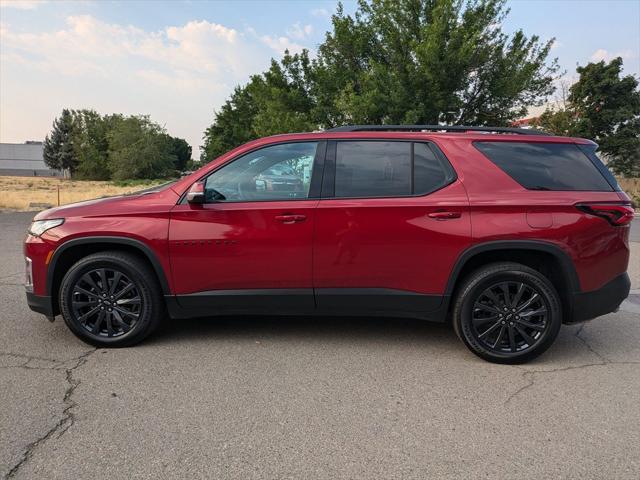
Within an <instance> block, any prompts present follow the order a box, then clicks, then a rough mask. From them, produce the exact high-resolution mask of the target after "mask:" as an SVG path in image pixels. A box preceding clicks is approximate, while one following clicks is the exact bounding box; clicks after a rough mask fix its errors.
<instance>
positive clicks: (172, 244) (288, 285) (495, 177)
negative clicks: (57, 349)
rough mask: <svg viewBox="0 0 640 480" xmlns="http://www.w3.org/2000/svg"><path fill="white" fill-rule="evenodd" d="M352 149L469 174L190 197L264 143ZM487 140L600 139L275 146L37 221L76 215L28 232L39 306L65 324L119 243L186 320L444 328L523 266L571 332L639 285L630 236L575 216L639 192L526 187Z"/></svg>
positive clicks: (380, 136)
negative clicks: (391, 184) (481, 271)
mask: <svg viewBox="0 0 640 480" xmlns="http://www.w3.org/2000/svg"><path fill="white" fill-rule="evenodd" d="M346 139H353V140H356V139H357V140H392V141H419V142H424V141H428V142H432V143H433V144H435V145H436V146H437V147H438V148H439V149H440V150H441V152H442V153H443V154H444V155H445V156H446V158H447V159H448V161H449V162H450V164H451V166H452V167H453V169H454V170H455V173H456V178H455V179H454V180H453V181H452V182H451V183H449V184H448V185H446V186H445V187H444V188H441V189H439V190H437V191H435V192H433V193H430V194H427V195H423V196H405V197H393V198H348V199H341V198H330V197H329V198H325V197H322V196H320V195H318V196H317V198H309V199H304V200H293V201H292V200H287V201H256V202H235V203H224V202H219V203H211V204H204V205H193V204H190V203H188V202H186V201H184V197H185V194H186V192H187V191H188V190H189V189H190V187H191V186H192V185H193V184H194V183H196V182H198V181H199V180H200V179H202V178H203V177H206V176H207V175H208V174H209V173H210V172H211V171H214V170H216V169H217V168H219V167H220V166H221V165H224V164H226V163H228V162H230V161H233V160H234V159H236V158H237V157H239V156H241V155H242V154H244V153H246V152H250V151H252V150H255V149H256V148H259V147H263V146H266V145H271V144H281V143H288V142H300V141H316V142H320V143H319V145H320V147H319V149H320V150H322V153H323V154H325V157H326V153H325V152H326V150H327V145H328V144H331V142H333V141H338V140H346ZM477 141H491V142H513V141H517V142H527V143H535V142H544V143H547V144H548V143H574V144H582V145H593V143H592V142H590V141H589V140H584V139H578V138H567V137H552V136H540V135H505V134H486V133H474V132H466V133H427V132H393V131H385V132H323V133H304V134H290V135H279V136H273V137H268V138H262V139H259V140H256V141H253V142H250V143H248V144H246V145H242V146H240V147H238V148H236V149H234V150H232V151H230V152H229V153H227V154H225V155H223V156H221V157H219V158H218V159H216V160H214V161H212V162H211V163H209V164H207V165H206V166H204V167H203V168H202V169H200V170H198V171H197V172H195V173H193V174H191V175H189V176H187V177H185V178H182V179H180V180H179V181H177V182H175V183H174V184H172V185H169V186H166V187H164V188H161V189H159V190H157V191H153V192H150V193H144V194H139V195H130V196H123V197H116V198H107V199H102V200H94V201H88V202H82V203H78V204H74V205H69V206H63V207H59V208H53V209H51V210H47V211H45V212H42V213H39V214H38V215H37V216H36V217H35V220H43V219H54V218H64V219H65V221H64V223H63V224H62V225H60V226H58V227H56V228H52V229H50V230H48V231H46V232H45V233H43V234H42V235H41V236H39V237H36V236H33V235H28V236H27V238H26V241H25V244H24V252H25V256H26V257H28V258H29V259H30V260H31V262H32V266H31V268H32V273H31V275H32V278H33V281H32V284H33V290H32V292H28V299H29V304H30V306H31V308H32V309H34V310H36V311H39V312H41V313H44V314H45V315H47V316H49V317H53V316H54V315H56V314H58V313H59V305H58V289H59V287H60V281H61V279H62V276H63V275H64V272H65V271H66V269H68V268H69V266H70V265H71V264H73V262H75V261H76V260H78V259H79V258H81V257H82V256H84V255H87V254H89V253H92V252H96V251H99V250H100V249H107V248H108V249H113V248H116V249H124V250H127V251H131V252H137V253H138V254H139V255H141V256H142V257H144V258H145V259H146V260H147V261H148V262H149V263H150V264H151V265H152V266H153V268H154V271H155V272H156V274H157V277H158V280H159V282H160V285H161V287H162V290H163V293H164V296H165V300H166V303H167V307H168V310H169V313H170V315H171V316H172V317H174V318H180V317H188V316H200V315H207V314H211V313H214V312H218V311H221V312H227V313H234V312H238V313H242V312H256V311H258V312H265V311H268V312H269V313H291V312H302V313H327V312H328V313H331V312H340V313H353V314H383V315H407V316H417V317H423V318H427V319H432V320H444V319H445V318H446V315H447V313H448V311H449V306H450V299H451V297H452V296H453V295H454V293H455V289H456V286H457V282H458V280H459V279H460V278H462V276H463V275H464V273H465V272H467V271H469V270H470V269H472V268H474V267H476V266H478V265H480V264H482V263H483V262H488V261H493V260H496V259H498V260H504V259H514V258H515V259H517V260H519V261H522V262H523V263H525V264H527V265H532V266H536V267H538V268H540V269H542V270H543V271H545V272H546V273H547V275H548V276H549V278H550V279H551V280H552V281H553V282H554V283H555V284H556V286H557V288H558V291H559V292H561V296H562V298H563V304H564V307H563V308H564V316H563V321H564V322H565V323H570V322H574V321H581V320H585V319H588V318H593V317H595V316H598V315H601V314H604V313H608V312H610V311H613V310H615V309H616V308H617V307H618V305H619V304H620V302H622V300H623V299H624V298H625V297H626V296H627V294H628V291H629V279H628V276H627V275H626V273H625V272H626V269H627V264H628V261H629V228H628V226H613V225H611V224H610V223H609V222H608V221H607V220H606V219H604V218H602V217H601V216H597V215H593V214H592V213H589V211H585V210H584V209H580V208H578V207H577V206H578V205H580V204H585V203H588V204H591V205H597V204H606V205H609V206H614V208H615V206H616V205H619V206H620V208H622V209H624V210H625V215H628V212H626V211H627V210H629V209H630V207H629V205H630V202H629V198H628V197H627V196H626V195H625V194H624V193H623V192H620V191H615V190H612V191H606V192H601V191H600V192H596V191H588V192H582V191H536V190H528V189H526V188H524V187H523V186H521V185H520V184H519V183H518V182H516V181H515V180H514V179H513V178H511V177H510V176H509V175H507V174H506V173H505V172H504V171H503V170H501V169H500V168H498V167H497V166H496V165H495V164H494V163H492V162H491V161H490V160H489V159H488V158H487V157H486V156H484V155H483V154H482V153H481V152H480V151H478V149H477V148H475V147H474V142H477ZM313 168H314V175H315V172H316V170H315V169H320V170H321V169H322V168H326V167H325V159H324V158H322V162H321V165H318V164H317V163H316V164H314V167H313ZM321 173H322V172H321ZM321 176H322V175H320V177H321ZM274 293H275V295H274Z"/></svg>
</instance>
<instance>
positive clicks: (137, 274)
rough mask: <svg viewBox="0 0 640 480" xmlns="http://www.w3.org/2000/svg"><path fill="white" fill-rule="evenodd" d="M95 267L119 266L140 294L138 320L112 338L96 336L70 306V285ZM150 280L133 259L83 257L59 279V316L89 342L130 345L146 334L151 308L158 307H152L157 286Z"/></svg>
mask: <svg viewBox="0 0 640 480" xmlns="http://www.w3.org/2000/svg"><path fill="white" fill-rule="evenodd" d="M97 268H110V269H114V270H119V271H120V272H122V273H123V274H124V275H126V276H127V277H128V278H129V279H130V280H131V281H132V282H133V283H134V284H135V286H136V288H137V290H138V292H139V294H140V296H141V297H142V308H141V312H140V317H139V319H138V322H137V323H136V325H135V326H134V327H133V329H132V330H131V331H129V332H127V334H125V335H122V336H119V337H113V338H109V337H102V336H97V335H94V334H92V333H91V332H89V331H87V330H86V329H85V328H83V327H82V326H81V325H79V324H78V323H77V322H76V321H75V317H74V314H73V311H72V309H71V295H72V289H73V287H74V286H75V284H76V282H77V281H78V280H79V279H80V277H82V275H84V274H85V273H87V272H88V271H91V270H94V269H97ZM150 280H151V279H150V278H149V272H148V271H147V270H146V269H145V268H144V266H143V265H141V264H140V262H138V261H137V259H134V258H127V257H124V256H119V255H113V256H112V255H108V254H104V255H100V254H96V255H91V256H89V257H86V258H84V259H82V260H80V261H78V262H77V263H76V264H75V265H73V266H72V267H71V268H70V269H69V271H68V272H67V273H66V275H65V276H64V278H63V280H62V284H61V288H60V296H59V302H60V310H61V313H62V318H63V319H64V321H65V323H66V324H67V326H68V327H69V329H70V330H71V331H72V332H73V333H74V334H75V335H76V336H78V337H79V338H80V339H81V340H83V341H85V342H87V343H90V344H92V345H95V346H112V347H117V346H129V345H133V344H135V343H137V342H139V341H140V340H142V339H143V338H144V337H146V336H147V335H148V333H149V330H150V328H152V326H153V325H154V323H155V322H154V319H155V317H156V316H157V315H158V313H159V312H157V311H155V310H158V309H157V308H154V307H155V304H156V302H154V293H155V292H154V291H153V289H154V288H157V287H156V286H155V285H154V284H153V282H151V281H150Z"/></svg>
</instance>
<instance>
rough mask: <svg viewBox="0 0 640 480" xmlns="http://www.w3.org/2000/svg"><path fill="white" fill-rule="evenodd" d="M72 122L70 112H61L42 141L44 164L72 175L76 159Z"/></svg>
mask: <svg viewBox="0 0 640 480" xmlns="http://www.w3.org/2000/svg"><path fill="white" fill-rule="evenodd" d="M73 123H74V120H73V115H72V114H71V111H69V110H68V109H66V108H65V109H64V110H62V115H60V117H59V118H56V119H55V120H54V121H53V127H52V129H51V133H50V134H49V135H47V136H46V138H45V139H44V145H43V149H44V153H43V156H44V163H46V164H47V166H48V167H49V168H53V169H56V170H62V171H63V172H65V175H67V174H68V175H73V172H74V171H75V169H76V167H77V165H78V159H77V157H76V155H75V152H74V146H73V140H74V138H73V137H74V135H73V132H74V125H73Z"/></svg>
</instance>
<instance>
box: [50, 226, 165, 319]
mask: <svg viewBox="0 0 640 480" xmlns="http://www.w3.org/2000/svg"><path fill="white" fill-rule="evenodd" d="M107 250H119V251H127V252H130V253H134V254H136V255H138V256H139V257H141V258H142V259H144V260H145V261H146V262H147V263H148V264H149V265H150V266H151V267H152V269H153V271H154V272H155V274H156V277H157V279H158V282H159V283H160V287H161V288H162V293H163V294H164V295H169V294H170V293H171V291H170V288H169V283H168V281H167V277H166V275H165V272H164V270H163V268H162V265H161V264H160V261H159V260H158V257H157V256H156V254H155V253H154V252H153V250H151V248H150V247H149V246H148V245H146V244H145V243H143V242H142V241H140V240H136V239H134V238H129V237H118V236H97V237H82V238H74V239H72V240H68V241H66V242H64V243H63V244H62V245H60V246H59V247H58V248H57V249H56V250H55V251H54V253H53V255H52V257H51V262H50V263H49V268H48V270H47V295H48V296H50V298H51V301H52V304H53V311H54V314H57V313H59V311H60V306H59V305H58V292H59V289H60V284H61V282H62V278H63V277H64V274H65V273H66V272H67V271H68V269H69V268H70V267H71V265H73V264H74V263H75V262H76V261H78V260H79V259H80V258H83V257H85V256H87V255H91V254H93V253H98V252H103V251H107Z"/></svg>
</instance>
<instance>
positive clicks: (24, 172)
mask: <svg viewBox="0 0 640 480" xmlns="http://www.w3.org/2000/svg"><path fill="white" fill-rule="evenodd" d="M42 152H43V146H42V142H32V141H30V142H25V143H0V175H13V176H20V177H48V176H56V177H59V176H60V175H61V172H60V171H58V170H52V169H50V168H49V167H47V165H46V164H45V163H44V160H43V155H42Z"/></svg>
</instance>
